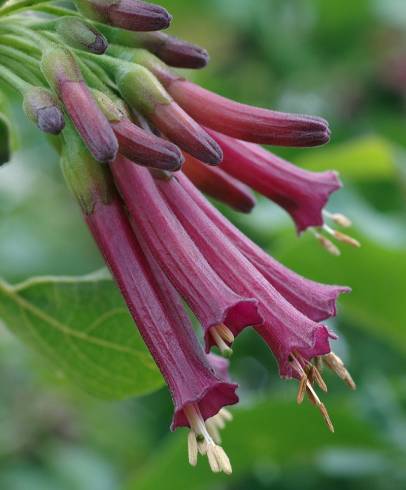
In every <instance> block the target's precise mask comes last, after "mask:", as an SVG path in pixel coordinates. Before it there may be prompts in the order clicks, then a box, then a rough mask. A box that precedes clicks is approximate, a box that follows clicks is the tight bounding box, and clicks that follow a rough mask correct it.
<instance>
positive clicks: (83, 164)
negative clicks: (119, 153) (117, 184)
mask: <svg viewBox="0 0 406 490" xmlns="http://www.w3.org/2000/svg"><path fill="white" fill-rule="evenodd" d="M63 136H64V140H65V144H64V146H63V149H62V155H61V167H62V172H63V175H64V177H65V181H66V183H67V185H68V187H69V189H70V190H71V192H72V193H73V195H74V196H75V197H76V199H77V200H78V202H79V205H80V207H81V208H82V210H83V212H84V213H85V214H92V213H93V211H94V208H95V206H96V204H97V202H102V203H104V204H108V203H109V202H111V200H112V198H113V197H114V195H115V189H114V184H113V181H112V178H111V175H110V173H109V170H108V167H107V166H105V165H101V164H100V163H99V162H97V161H96V160H95V159H94V158H93V157H92V156H91V154H90V153H89V151H88V150H87V148H86V147H85V145H84V144H83V142H82V140H81V138H80V137H79V135H78V134H77V133H76V131H75V130H74V129H73V127H72V126H71V125H67V127H66V128H65V130H64V131H63Z"/></svg>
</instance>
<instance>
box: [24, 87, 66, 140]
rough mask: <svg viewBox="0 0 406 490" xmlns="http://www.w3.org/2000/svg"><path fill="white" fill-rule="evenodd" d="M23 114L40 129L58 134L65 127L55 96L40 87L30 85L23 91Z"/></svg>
mask: <svg viewBox="0 0 406 490" xmlns="http://www.w3.org/2000/svg"><path fill="white" fill-rule="evenodd" d="M23 109H24V112H25V114H26V115H27V117H28V118H29V119H31V121H32V122H34V123H35V124H36V125H37V126H38V128H39V129H40V130H41V131H44V132H45V133H50V134H59V133H60V132H61V131H62V129H63V128H64V127H65V120H64V117H63V113H62V111H61V109H60V107H59V102H58V100H57V99H56V97H55V96H54V95H53V94H52V93H51V92H50V91H49V90H47V89H45V88H42V87H30V88H29V89H27V90H26V91H25V92H24V101H23Z"/></svg>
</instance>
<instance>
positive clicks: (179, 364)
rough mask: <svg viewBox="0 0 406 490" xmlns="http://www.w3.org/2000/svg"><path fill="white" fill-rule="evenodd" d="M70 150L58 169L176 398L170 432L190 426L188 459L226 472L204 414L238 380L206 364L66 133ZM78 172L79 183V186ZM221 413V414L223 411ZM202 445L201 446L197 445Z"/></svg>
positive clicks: (95, 171)
mask: <svg viewBox="0 0 406 490" xmlns="http://www.w3.org/2000/svg"><path fill="white" fill-rule="evenodd" d="M67 141H70V143H71V145H70V148H69V149H67V150H66V151H65V154H64V159H63V169H64V174H65V177H66V179H67V181H68V182H69V184H70V185H71V187H72V188H73V189H74V191H75V194H76V197H77V198H78V201H79V203H80V205H81V207H82V210H83V213H84V217H85V220H86V223H87V225H88V226H89V229H90V231H91V233H92V235H93V237H94V239H95V241H96V243H97V245H98V247H99V249H100V251H101V253H102V254H103V257H104V259H105V261H106V264H107V265H108V266H109V268H110V270H111V272H112V274H113V276H114V278H115V280H116V282H117V284H118V286H119V288H120V290H121V292H122V294H123V297H124V299H125V301H126V303H127V305H128V308H129V310H130V312H131V314H132V316H133V317H134V320H135V321H136V324H137V327H138V329H139V331H140V333H141V335H142V337H143V339H144V341H145V343H146V345H147V346H148V349H149V350H150V352H151V354H152V356H153V357H154V360H155V362H156V364H157V366H158V367H159V369H160V370H161V372H162V375H163V376H164V378H165V380H166V382H167V384H168V387H169V390H170V392H171V395H172V399H173V403H174V408H175V412H174V416H173V422H172V430H175V429H176V428H178V427H190V428H191V432H190V435H189V458H190V460H191V463H192V464H195V460H196V459H197V449H199V450H200V451H201V452H203V453H207V455H208V458H209V463H210V465H211V467H212V468H213V471H220V470H222V471H224V472H226V473H231V465H230V462H229V460H228V458H227V455H226V454H225V453H224V451H223V449H222V448H221V447H220V446H218V444H217V443H216V442H215V441H214V439H213V437H212V436H211V435H210V432H209V427H211V425H212V423H211V424H210V423H208V426H206V423H205V420H207V419H212V418H213V417H216V418H220V419H222V418H223V417H224V411H223V410H224V407H225V406H227V405H233V404H235V403H237V402H238V397H237V395H236V393H235V391H236V388H237V385H236V384H233V383H231V382H229V381H227V380H225V379H224V378H221V377H220V376H218V375H216V373H215V372H214V370H213V368H212V367H211V366H210V364H209V362H208V359H207V358H206V356H205V354H204V352H203V350H202V348H201V347H200V345H199V343H198V341H197V338H196V336H195V334H194V330H193V327H192V325H191V323H190V320H189V318H188V316H187V314H186V312H185V310H184V308H183V304H182V301H181V299H180V297H179V295H178V294H177V292H176V291H175V289H174V288H173V286H172V284H171V283H170V282H169V281H168V279H167V277H166V276H165V275H164V274H163V272H162V271H161V270H160V268H159V267H158V265H157V263H156V262H155V259H154V258H153V257H152V256H151V255H150V254H149V255H148V257H146V256H145V254H144V253H143V252H142V250H141V247H140V246H139V244H138V243H137V241H136V238H135V235H134V233H133V231H132V228H131V225H130V223H129V220H128V217H127V214H126V212H125V210H124V207H123V205H122V203H121V202H120V201H119V199H118V197H117V195H116V193H115V191H114V188H113V187H112V185H111V184H112V182H111V180H110V179H109V178H108V175H107V173H106V172H105V171H104V170H103V169H102V168H101V167H98V165H97V163H96V162H95V161H94V160H93V159H92V158H91V157H90V155H88V154H86V151H83V148H81V146H80V145H78V142H77V139H75V138H74V137H72V133H71V135H69V134H68V135H67ZM78 170H79V171H80V174H81V177H82V179H84V180H82V185H81V186H79V187H78V186H77V182H78V181H77V176H78ZM225 413H227V412H225ZM199 445H200V447H199Z"/></svg>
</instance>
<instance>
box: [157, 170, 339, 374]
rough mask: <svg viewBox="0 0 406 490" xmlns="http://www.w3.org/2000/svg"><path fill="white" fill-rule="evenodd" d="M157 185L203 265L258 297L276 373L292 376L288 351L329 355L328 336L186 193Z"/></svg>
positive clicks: (260, 329) (173, 183) (169, 185)
mask: <svg viewBox="0 0 406 490" xmlns="http://www.w3.org/2000/svg"><path fill="white" fill-rule="evenodd" d="M157 187H158V188H159V190H160V191H161V193H162V194H163V195H164V196H165V199H166V200H167V202H168V205H169V206H170V208H171V209H172V210H173V212H174V213H175V214H176V216H177V218H178V219H179V221H180V222H181V223H182V225H183V226H184V228H185V230H186V231H187V232H188V234H189V235H190V236H191V238H192V239H193V241H194V242H195V244H196V245H197V246H198V247H199V249H200V250H201V251H202V252H203V254H204V256H205V257H206V258H207V261H208V262H209V264H210V265H211V266H212V267H213V269H214V270H215V271H216V272H217V274H218V275H219V276H220V277H221V278H222V279H223V281H224V282H225V283H226V284H227V285H228V286H229V287H230V288H232V289H233V290H234V291H235V292H236V293H237V294H240V295H241V296H244V295H245V296H250V295H252V294H253V295H254V296H255V298H256V299H257V300H258V301H259V312H260V315H261V316H262V318H263V323H262V324H261V325H259V326H256V327H255V329H256V330H257V332H258V333H259V334H260V335H261V336H262V338H263V339H264V340H265V342H266V343H267V344H268V346H269V347H270V349H271V350H272V352H273V354H274V355H275V357H276V359H277V361H278V364H279V371H280V374H281V376H282V377H284V378H291V377H297V376H298V373H297V370H296V369H295V368H294V367H292V364H291V361H290V359H291V356H292V354H295V355H300V356H301V358H302V359H304V360H305V361H306V362H310V360H311V359H313V358H315V357H319V356H322V355H326V354H328V353H330V351H331V349H330V345H329V339H330V338H332V337H333V335H332V334H331V333H330V332H329V330H328V329H327V327H325V326H324V325H320V324H318V323H316V322H314V321H312V320H310V319H309V318H307V317H306V316H304V315H303V314H302V313H300V312H299V311H298V310H296V309H295V308H294V307H293V306H292V305H291V304H290V303H289V302H288V301H287V300H286V299H285V298H284V297H283V296H282V295H281V294H280V293H279V292H278V291H277V290H276V289H275V288H274V287H273V286H272V285H271V284H270V283H269V282H268V281H267V280H266V279H265V278H264V277H263V276H262V274H261V273H260V272H259V271H258V270H257V269H256V268H255V267H254V266H253V265H252V264H251V262H250V261H249V260H248V259H247V258H246V257H245V256H244V255H243V254H242V253H241V252H240V251H239V250H238V249H237V248H236V247H235V246H234V245H233V244H232V243H231V242H230V241H229V240H228V239H225V237H224V236H223V234H222V233H221V231H220V230H219V229H218V228H217V227H216V226H215V225H214V224H213V223H212V222H211V221H210V219H209V218H208V217H207V216H206V214H205V213H204V212H203V211H202V210H201V209H200V208H199V206H197V205H196V203H195V202H194V201H192V202H191V200H190V197H189V195H188V193H187V192H186V191H185V190H184V189H183V187H182V186H181V184H179V182H178V181H177V179H176V178H175V177H174V178H172V179H171V180H170V181H163V180H161V181H159V182H157Z"/></svg>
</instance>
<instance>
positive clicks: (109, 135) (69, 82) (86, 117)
mask: <svg viewBox="0 0 406 490" xmlns="http://www.w3.org/2000/svg"><path fill="white" fill-rule="evenodd" d="M41 69H42V72H43V74H44V76H45V78H46V79H47V81H48V83H49V84H50V85H51V87H53V89H54V90H55V92H56V93H57V94H58V96H59V97H60V99H61V100H62V102H63V104H64V107H65V109H66V112H67V113H68V114H69V116H70V118H71V119H72V122H73V124H74V125H75V127H76V129H77V131H78V132H79V134H80V136H81V137H82V139H83V141H84V142H85V143H86V146H87V147H88V148H89V150H90V152H91V153H92V155H93V156H94V158H95V159H96V160H97V161H99V162H109V161H111V160H114V158H115V157H116V154H117V150H118V143H117V139H116V137H115V136H114V132H113V130H112V129H111V127H110V124H109V122H108V120H107V119H106V117H105V116H104V114H103V113H102V112H101V110H100V109H99V107H98V105H97V103H96V101H95V100H94V98H93V97H92V94H91V93H90V90H89V89H88V87H87V86H86V84H85V82H84V81H83V78H82V75H81V73H80V70H79V67H78V65H77V63H76V61H75V58H74V57H73V55H72V53H71V52H70V51H69V50H68V49H66V48H64V47H61V46H52V47H50V48H47V49H46V50H45V51H44V53H43V55H42V60H41Z"/></svg>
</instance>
